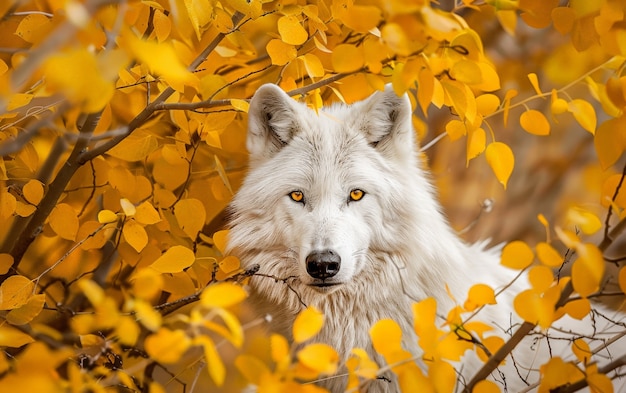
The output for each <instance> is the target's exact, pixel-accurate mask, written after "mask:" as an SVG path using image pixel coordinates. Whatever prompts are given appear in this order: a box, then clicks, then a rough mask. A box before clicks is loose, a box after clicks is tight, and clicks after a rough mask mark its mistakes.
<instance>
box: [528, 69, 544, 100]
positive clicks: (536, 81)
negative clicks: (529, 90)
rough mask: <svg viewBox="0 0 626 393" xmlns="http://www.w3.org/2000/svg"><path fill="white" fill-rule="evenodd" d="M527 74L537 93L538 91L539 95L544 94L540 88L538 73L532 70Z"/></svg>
mask: <svg viewBox="0 0 626 393" xmlns="http://www.w3.org/2000/svg"><path fill="white" fill-rule="evenodd" d="M527 76H528V80H529V81H530V84H531V85H532V86H533V89H535V93H537V95H542V94H543V93H542V92H541V89H540V88H539V79H538V78H537V74H535V73H534V72H531V73H530V74H528V75H527Z"/></svg>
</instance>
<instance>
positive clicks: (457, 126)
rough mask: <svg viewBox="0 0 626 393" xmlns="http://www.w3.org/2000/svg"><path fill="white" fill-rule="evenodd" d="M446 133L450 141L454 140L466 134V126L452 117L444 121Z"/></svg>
mask: <svg viewBox="0 0 626 393" xmlns="http://www.w3.org/2000/svg"><path fill="white" fill-rule="evenodd" d="M446 133H447V134H448V137H450V140H451V141H456V140H457V139H459V138H461V137H462V136H463V135H465V134H467V128H466V127H465V124H463V122H462V121H460V120H456V119H453V120H450V121H449V122H447V123H446Z"/></svg>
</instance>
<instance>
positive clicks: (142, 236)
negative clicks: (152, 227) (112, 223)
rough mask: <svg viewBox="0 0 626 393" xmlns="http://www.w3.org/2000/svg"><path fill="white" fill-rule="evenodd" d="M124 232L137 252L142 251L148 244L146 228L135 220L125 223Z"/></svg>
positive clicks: (127, 240)
mask: <svg viewBox="0 0 626 393" xmlns="http://www.w3.org/2000/svg"><path fill="white" fill-rule="evenodd" d="M122 234H123V235H124V239H126V242H127V243H128V244H130V246H131V247H132V248H134V249H135V251H137V252H141V250H143V249H144V247H146V246H147V245H148V234H147V233H146V230H145V229H144V228H143V226H141V225H140V224H138V223H137V221H135V220H132V219H131V220H128V221H126V222H125V223H124V227H123V228H122Z"/></svg>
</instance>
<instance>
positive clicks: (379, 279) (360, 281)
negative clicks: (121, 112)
mask: <svg viewBox="0 0 626 393" xmlns="http://www.w3.org/2000/svg"><path fill="white" fill-rule="evenodd" d="M411 116H412V110H411V104H410V102H409V99H408V97H406V96H404V97H398V96H397V95H396V94H395V93H394V92H393V90H391V89H390V88H387V89H386V90H385V91H384V92H377V93H375V94H373V95H372V96H371V97H370V98H368V99H366V100H364V101H361V102H357V103H355V104H353V105H351V106H345V105H335V106H331V107H328V108H324V109H323V110H321V111H320V112H319V113H316V112H315V111H313V110H311V109H309V108H307V107H306V106H305V105H303V104H301V103H298V102H296V101H294V100H293V99H292V98H290V97H289V96H288V95H287V94H285V93H284V92H283V91H282V90H281V89H280V88H278V87H277V86H275V85H264V86H262V87H261V88H260V89H259V90H258V91H257V92H256V94H255V95H254V97H253V99H252V101H251V103H250V109H249V130H248V137H247V148H248V150H249V152H250V160H251V161H250V171H249V173H248V175H247V178H246V179H245V181H244V183H243V185H242V187H241V189H240V190H239V191H238V193H237V195H236V196H235V198H234V200H233V202H232V205H231V209H232V214H233V219H232V223H231V230H230V235H229V249H230V252H232V253H233V254H234V255H237V256H239V258H240V259H241V261H242V264H243V267H245V268H248V267H251V266H253V265H256V264H258V265H259V266H260V273H263V274H264V275H269V276H272V277H275V278H276V279H279V280H283V281H284V282H280V281H277V280H274V279H271V278H267V277H263V276H259V277H253V278H252V280H251V290H252V294H251V298H252V299H254V300H256V303H255V304H256V305H257V306H258V308H259V311H260V312H261V313H267V314H270V315H271V316H272V321H271V329H272V330H274V331H277V332H279V333H281V334H283V335H285V336H287V337H289V336H290V331H291V325H292V323H293V320H294V318H295V316H296V315H297V313H298V312H299V311H301V310H302V308H303V305H304V304H306V305H313V306H315V307H316V308H317V309H319V310H321V311H322V312H323V314H324V316H325V326H324V328H323V330H322V332H321V333H320V334H319V336H318V337H316V340H317V341H320V342H325V343H327V344H329V345H331V346H333V347H334V348H335V349H337V351H338V353H339V354H340V356H341V357H342V359H343V360H345V359H346V358H347V357H348V356H349V354H350V351H351V349H352V348H354V347H360V348H364V349H366V350H367V351H368V353H369V355H370V357H372V358H373V359H375V360H376V361H377V362H378V363H379V364H383V363H384V360H383V359H382V357H381V356H379V355H378V354H377V353H376V352H375V351H374V350H373V348H372V345H371V342H370V338H369V333H368V332H369V330H370V328H371V326H372V325H373V324H374V323H375V322H377V321H378V320H380V319H383V318H391V319H393V320H395V321H396V322H397V323H398V324H399V325H400V327H401V328H402V331H403V345H404V347H405V349H407V350H409V351H410V352H411V353H413V354H415V355H416V357H417V358H418V359H419V357H420V353H421V350H420V348H419V346H418V345H417V339H416V337H415V333H414V330H413V315H412V311H411V305H412V304H413V303H414V302H415V300H416V299H417V300H421V299H425V298H427V297H433V298H434V299H436V301H437V304H438V310H439V315H446V313H447V311H448V310H449V309H450V308H452V307H453V306H454V301H453V300H451V297H450V294H448V293H447V291H446V286H447V287H448V288H449V289H450V290H451V292H452V295H453V296H454V297H455V298H456V299H458V300H459V301H463V300H464V299H465V298H466V296H467V291H468V289H469V288H470V286H472V285H473V284H475V283H478V282H482V283H486V284H489V285H491V286H492V287H494V288H498V287H502V286H504V285H505V284H508V283H509V282H511V280H512V279H513V277H514V272H512V271H509V270H508V269H505V268H503V267H501V266H500V265H499V255H498V254H499V251H498V250H495V251H494V250H492V251H489V250H487V251H485V250H483V247H482V246H477V245H473V246H472V245H467V244H465V243H464V242H462V241H461V240H460V239H459V238H458V237H457V236H456V235H455V233H454V232H453V230H452V229H451V228H450V227H449V225H448V224H447V222H446V220H445V218H444V217H443V215H442V213H441V212H440V206H439V205H438V203H437V201H436V198H435V196H434V195H435V194H434V191H433V187H432V186H431V184H430V182H429V181H428V179H427V176H426V174H425V171H424V170H423V169H422V168H421V167H422V165H421V164H420V162H419V154H418V153H417V147H416V142H415V140H414V139H415V138H414V131H413V128H412V124H411ZM519 290H520V288H519V287H513V288H510V289H509V290H508V291H505V292H504V293H503V294H502V295H500V296H499V297H498V303H499V305H498V306H493V307H488V308H487V309H485V310H483V312H481V314H480V315H479V318H480V320H482V321H484V322H487V323H490V324H492V325H493V326H498V327H499V328H500V329H501V330H502V332H500V333H501V335H502V336H506V334H510V332H511V329H510V328H511V327H512V324H515V323H516V316H515V313H514V311H512V296H513V295H514V294H515V293H517V292H519ZM509 292H510V294H509ZM577 328H580V325H577V326H575V327H574V328H573V330H574V331H576V329H577ZM507 330H508V332H507V333H505V331H507ZM587 330H589V329H588V328H587ZM529 340H530V338H529ZM557 341H558V340H557ZM546 344H547V343H544V342H541V341H540V342H534V343H531V342H529V343H522V344H521V345H520V347H521V348H520V350H519V352H518V354H517V355H516V358H515V361H514V362H513V361H508V362H507V365H506V366H504V367H501V368H500V369H499V372H497V373H494V374H493V375H492V378H493V379H494V380H497V381H499V383H502V387H503V388H506V389H508V391H520V390H522V389H524V388H527V387H528V384H532V383H535V382H536V381H537V379H538V371H537V368H538V366H539V365H541V364H543V363H544V362H545V361H546V360H547V356H548V355H549V354H550V352H549V351H548V350H546V349H545V348H546V347H547V345H546ZM555 344H558V342H557V343H555ZM570 344H571V343H569V342H567V346H569V345H570ZM622 345H623V344H622ZM550 349H553V350H556V348H555V347H554V345H553V346H551V347H550ZM534 352H539V353H540V354H542V355H543V356H544V357H543V358H539V359H533V357H534V355H535V354H534ZM622 352H623V351H622ZM476 359H477V358H476V357H475V356H466V357H465V359H464V360H463V362H462V364H460V365H459V367H458V370H459V372H460V375H461V376H460V377H459V381H460V382H459V383H458V389H459V390H461V389H462V388H463V383H464V382H463V381H465V382H467V381H468V380H469V378H471V376H472V374H473V373H474V372H475V371H476V370H477V369H478V368H479V366H480V364H479V363H478V361H477V360H476ZM420 362H421V360H418V364H421V365H423V363H420ZM387 376H388V378H384V379H381V380H377V381H373V382H372V383H371V384H369V385H368V386H367V391H368V392H396V391H398V389H399V388H398V385H397V381H396V380H395V378H394V376H393V375H387ZM346 382H347V380H346V378H341V377H340V378H333V379H329V380H328V381H326V382H323V383H321V384H322V385H323V386H325V387H326V388H328V389H329V390H330V391H331V392H333V393H338V392H342V391H343V390H344V387H345V386H346Z"/></svg>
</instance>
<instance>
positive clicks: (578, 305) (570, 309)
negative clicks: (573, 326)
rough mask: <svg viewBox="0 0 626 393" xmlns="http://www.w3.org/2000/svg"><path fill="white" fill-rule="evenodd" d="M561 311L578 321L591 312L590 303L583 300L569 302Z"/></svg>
mask: <svg viewBox="0 0 626 393" xmlns="http://www.w3.org/2000/svg"><path fill="white" fill-rule="evenodd" d="M563 309H564V311H565V312H566V313H567V314H568V315H569V316H571V317H572V318H576V319H579V320H580V319H583V318H584V317H586V316H587V315H588V314H589V313H590V312H591V303H590V302H589V300H588V299H585V298H581V299H576V300H570V301H568V302H567V303H566V304H565V306H563Z"/></svg>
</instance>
